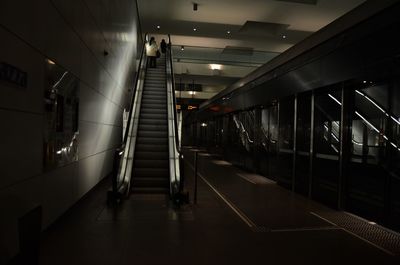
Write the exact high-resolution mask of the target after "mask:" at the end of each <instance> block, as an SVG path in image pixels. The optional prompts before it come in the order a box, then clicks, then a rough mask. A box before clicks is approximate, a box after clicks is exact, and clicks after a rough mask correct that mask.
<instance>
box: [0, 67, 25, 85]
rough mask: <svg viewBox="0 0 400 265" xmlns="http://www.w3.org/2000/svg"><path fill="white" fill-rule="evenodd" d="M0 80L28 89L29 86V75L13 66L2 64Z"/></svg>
mask: <svg viewBox="0 0 400 265" xmlns="http://www.w3.org/2000/svg"><path fill="white" fill-rule="evenodd" d="M0 80H1V81H5V82H8V83H11V84H14V85H16V86H20V87H24V88H26V87H27V84H28V74H27V73H26V72H24V71H22V70H20V69H19V68H17V67H15V66H13V65H11V64H8V63H5V62H1V63H0Z"/></svg>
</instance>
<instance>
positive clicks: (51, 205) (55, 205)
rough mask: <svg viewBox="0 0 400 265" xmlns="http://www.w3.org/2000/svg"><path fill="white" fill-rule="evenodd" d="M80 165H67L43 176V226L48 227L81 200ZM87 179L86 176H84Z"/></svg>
mask: <svg viewBox="0 0 400 265" xmlns="http://www.w3.org/2000/svg"><path fill="white" fill-rule="evenodd" d="M79 177H80V176H79V175H78V163H77V162H74V163H72V164H69V165H66V166H64V167H62V168H58V169H56V170H52V171H49V172H47V173H45V174H44V175H43V183H42V189H43V201H42V206H43V226H44V227H47V226H48V225H49V224H51V223H52V222H53V221H55V220H56V219H57V217H59V216H60V215H61V214H62V213H63V212H64V211H65V210H67V209H68V208H69V207H71V205H72V204H73V203H74V202H75V201H76V200H77V199H78V198H79V197H78V192H77V179H78V178H79ZM82 177H85V176H82Z"/></svg>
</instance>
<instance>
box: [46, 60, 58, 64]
mask: <svg viewBox="0 0 400 265" xmlns="http://www.w3.org/2000/svg"><path fill="white" fill-rule="evenodd" d="M46 62H47V63H48V64H51V65H55V64H56V63H55V62H53V61H52V60H50V59H46Z"/></svg>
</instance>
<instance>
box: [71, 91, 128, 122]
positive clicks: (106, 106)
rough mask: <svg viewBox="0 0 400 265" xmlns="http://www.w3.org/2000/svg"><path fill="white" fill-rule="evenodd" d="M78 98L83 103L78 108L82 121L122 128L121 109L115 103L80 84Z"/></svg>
mask: <svg viewBox="0 0 400 265" xmlns="http://www.w3.org/2000/svg"><path fill="white" fill-rule="evenodd" d="M79 98H80V100H81V101H82V102H85V104H83V105H82V106H81V108H80V119H81V120H82V121H91V122H97V123H103V124H110V125H116V126H122V116H121V115H120V114H121V108H120V106H119V105H116V103H114V102H111V101H110V100H108V99H107V98H105V97H104V96H103V95H102V94H99V93H98V92H97V91H94V90H93V89H91V88H89V87H88V86H86V85H85V84H82V83H81V85H80V96H79Z"/></svg>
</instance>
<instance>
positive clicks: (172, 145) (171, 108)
mask: <svg viewBox="0 0 400 265" xmlns="http://www.w3.org/2000/svg"><path fill="white" fill-rule="evenodd" d="M166 56H167V60H166V64H167V65H166V72H167V73H166V74H167V104H168V105H167V106H168V141H169V159H170V185H171V189H170V195H171V197H172V198H173V200H174V201H175V202H177V203H180V202H179V200H180V194H181V193H182V190H183V181H184V177H183V168H182V166H183V162H182V159H183V155H182V153H181V141H180V133H181V128H180V126H182V113H179V114H178V113H177V110H176V97H175V91H176V90H175V78H174V70H173V57H172V49H171V36H170V35H168V47H167V54H166Z"/></svg>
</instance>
